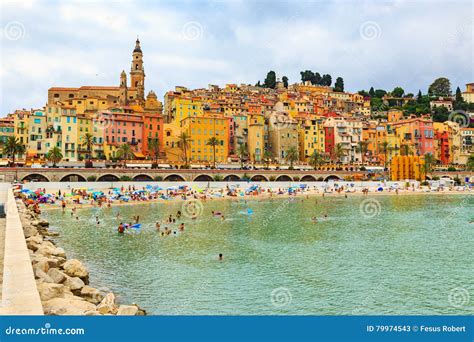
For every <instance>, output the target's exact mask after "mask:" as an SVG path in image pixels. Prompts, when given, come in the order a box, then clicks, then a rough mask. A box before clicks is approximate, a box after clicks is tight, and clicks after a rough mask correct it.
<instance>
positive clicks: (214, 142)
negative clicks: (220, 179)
mask: <svg viewBox="0 0 474 342" xmlns="http://www.w3.org/2000/svg"><path fill="white" fill-rule="evenodd" d="M206 145H207V146H211V147H212V167H213V168H214V169H215V168H216V146H218V145H219V140H218V139H217V138H216V137H211V138H210V139H209V140H208V141H207V143H206Z"/></svg>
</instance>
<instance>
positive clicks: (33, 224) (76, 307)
mask: <svg viewBox="0 0 474 342" xmlns="http://www.w3.org/2000/svg"><path fill="white" fill-rule="evenodd" d="M17 207H18V212H19V214H20V220H21V223H22V225H23V231H24V234H25V238H26V245H27V248H28V252H29V253H30V259H31V263H32V266H33V271H34V275H35V279H36V286H37V288H38V292H39V295H40V298H41V303H42V305H43V310H44V313H45V314H46V315H86V316H93V315H127V316H144V315H146V312H145V310H143V309H141V308H140V307H139V306H138V305H136V304H133V305H120V304H118V303H117V299H116V296H115V295H114V294H113V293H112V292H109V293H104V292H102V291H99V290H98V289H96V288H93V287H91V286H89V272H88V270H87V268H86V267H85V266H84V265H83V264H82V263H81V262H80V261H79V260H77V259H67V257H66V253H65V251H64V249H62V248H61V247H57V246H56V245H55V243H54V241H53V240H52V239H51V238H52V237H54V236H57V235H59V234H58V233H55V232H50V231H49V230H48V226H49V223H48V222H47V221H46V220H44V219H42V218H41V217H40V215H39V214H37V213H35V212H34V211H33V210H32V209H30V208H28V207H26V206H25V204H24V203H23V201H22V200H21V199H17Z"/></svg>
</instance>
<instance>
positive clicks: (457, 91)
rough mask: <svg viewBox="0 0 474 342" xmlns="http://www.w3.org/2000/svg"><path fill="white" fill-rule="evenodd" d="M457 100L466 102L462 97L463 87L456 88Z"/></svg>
mask: <svg viewBox="0 0 474 342" xmlns="http://www.w3.org/2000/svg"><path fill="white" fill-rule="evenodd" d="M455 101H456V102H458V103H462V102H464V99H463V97H462V93H461V89H459V87H457V88H456V100H455Z"/></svg>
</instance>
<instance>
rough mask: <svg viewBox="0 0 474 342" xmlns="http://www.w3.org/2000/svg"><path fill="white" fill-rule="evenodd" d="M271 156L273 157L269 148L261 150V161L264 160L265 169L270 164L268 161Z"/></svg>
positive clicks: (270, 159)
mask: <svg viewBox="0 0 474 342" xmlns="http://www.w3.org/2000/svg"><path fill="white" fill-rule="evenodd" d="M272 158H273V155H272V151H270V150H269V149H265V150H264V151H263V161H264V162H265V168H266V169H268V167H269V166H270V162H271V161H272Z"/></svg>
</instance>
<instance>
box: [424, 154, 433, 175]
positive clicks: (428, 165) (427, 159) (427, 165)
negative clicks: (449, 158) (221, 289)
mask: <svg viewBox="0 0 474 342" xmlns="http://www.w3.org/2000/svg"><path fill="white" fill-rule="evenodd" d="M423 159H424V163H423V167H422V172H423V173H424V174H425V175H428V174H430V173H431V171H433V165H434V164H435V163H436V160H435V158H434V156H433V154H431V153H427V154H425V155H424V158H423Z"/></svg>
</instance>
